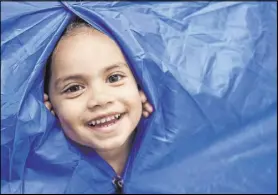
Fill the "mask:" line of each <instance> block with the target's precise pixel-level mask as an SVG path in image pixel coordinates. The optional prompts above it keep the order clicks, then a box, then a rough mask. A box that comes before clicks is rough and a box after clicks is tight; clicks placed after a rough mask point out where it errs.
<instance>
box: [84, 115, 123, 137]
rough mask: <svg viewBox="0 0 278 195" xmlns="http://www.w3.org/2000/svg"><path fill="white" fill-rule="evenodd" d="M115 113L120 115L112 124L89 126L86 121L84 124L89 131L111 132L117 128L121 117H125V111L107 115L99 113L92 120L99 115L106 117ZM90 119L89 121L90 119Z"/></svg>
mask: <svg viewBox="0 0 278 195" xmlns="http://www.w3.org/2000/svg"><path fill="white" fill-rule="evenodd" d="M116 114H120V115H121V117H120V118H119V119H117V120H116V121H115V122H113V123H112V124H109V125H108V126H89V125H88V123H87V124H86V126H87V127H88V128H89V129H90V130H91V131H95V132H100V133H111V132H113V131H115V130H116V129H117V127H118V126H119V124H120V123H121V121H122V119H123V118H124V117H125V114H126V113H113V114H109V115H101V116H98V117H97V118H95V119H92V120H98V119H100V118H101V117H108V116H114V115H116ZM92 120H91V121H92Z"/></svg>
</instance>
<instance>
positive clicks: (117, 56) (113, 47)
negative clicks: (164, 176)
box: [52, 28, 125, 74]
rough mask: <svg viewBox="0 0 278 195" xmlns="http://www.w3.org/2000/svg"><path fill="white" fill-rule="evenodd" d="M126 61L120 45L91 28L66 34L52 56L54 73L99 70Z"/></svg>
mask: <svg viewBox="0 0 278 195" xmlns="http://www.w3.org/2000/svg"><path fill="white" fill-rule="evenodd" d="M119 62H125V59H124V56H123V54H122V52H121V50H120V48H119V46H118V45H117V44H116V42H114V41H113V40H112V39H111V38H110V37H108V36H107V35H105V34H103V33H101V32H99V31H97V30H94V29H90V28H86V29H77V30H76V31H74V32H73V33H72V34H69V35H67V36H64V37H63V38H62V39H61V40H60V41H59V42H58V44H57V47H56V48H55V50H54V53H53V57H52V73H57V74H61V73H66V72H68V71H70V72H71V71H73V72H78V71H82V70H89V69H90V70H92V69H93V70H94V71H95V72H97V70H99V69H101V68H104V67H106V66H109V65H111V64H115V63H119Z"/></svg>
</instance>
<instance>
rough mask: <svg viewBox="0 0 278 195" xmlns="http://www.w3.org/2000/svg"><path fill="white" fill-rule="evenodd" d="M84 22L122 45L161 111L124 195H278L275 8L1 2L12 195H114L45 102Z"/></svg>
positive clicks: (4, 121)
mask: <svg viewBox="0 0 278 195" xmlns="http://www.w3.org/2000/svg"><path fill="white" fill-rule="evenodd" d="M75 16H78V17H80V18H82V19H84V20H85V21H87V22H88V23H90V24H91V25H92V26H94V27H95V28H97V29H99V30H100V31H102V32H104V33H106V34H107V35H109V36H110V37H111V38H113V39H114V40H116V41H117V43H118V44H119V45H120V47H121V49H122V50H123V52H124V54H125V56H126V58H127V60H128V62H129V64H130V66H131V69H132V71H133V73H134V75H135V77H136V79H137V81H138V82H139V83H140V85H141V86H142V88H143V90H144V91H145V92H146V94H147V96H148V99H149V100H150V102H151V104H152V105H153V106H154V108H155V112H154V113H153V114H152V115H151V117H149V118H147V119H141V121H140V123H139V126H138V134H137V136H136V138H135V143H134V147H133V149H132V152H131V154H130V157H129V160H128V162H127V165H126V170H125V172H124V174H123V179H124V188H123V190H124V192H125V193H276V192H277V184H276V183H277V160H276V158H277V138H276V137H277V119H276V117H277V95H276V94H277V84H276V81H277V3H276V2H175V3H173V2H152V3H151V2H125V1H124V2H105V1H104V2H83V1H80V2H29V3H28V2H1V111H2V112H1V192H2V193H13V194H14V193H38V194H39V193H114V192H115V187H114V185H113V183H112V179H113V178H114V176H115V173H114V171H113V170H112V169H111V167H110V166H108V164H107V163H106V162H104V161H103V160H102V159H101V158H100V157H99V156H98V155H96V153H95V152H94V151H90V150H88V149H86V148H80V147H78V146H76V145H75V144H74V143H72V142H71V141H70V140H68V139H67V138H66V137H65V136H64V134H63V132H62V129H61V127H60V125H59V122H58V120H57V119H56V118H55V117H54V116H53V115H51V113H50V112H49V111H48V110H47V109H46V107H45V106H44V104H43V84H44V81H43V74H44V67H45V63H46V60H47V59H48V57H49V55H50V54H51V52H52V51H53V49H54V47H55V45H56V43H57V41H58V40H59V38H60V36H61V34H62V32H63V31H64V29H65V28H66V26H67V25H68V24H69V22H70V21H71V20H72V19H73V18H74V17H75Z"/></svg>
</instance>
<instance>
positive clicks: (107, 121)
mask: <svg viewBox="0 0 278 195" xmlns="http://www.w3.org/2000/svg"><path fill="white" fill-rule="evenodd" d="M124 114H125V113H121V114H115V115H113V116H109V117H104V118H101V119H98V120H92V121H90V122H89V123H88V126H89V127H91V128H105V127H109V126H112V125H114V124H115V123H117V122H118V121H119V120H120V119H121V118H122V117H123V115H124Z"/></svg>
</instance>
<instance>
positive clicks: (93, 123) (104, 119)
mask: <svg viewBox="0 0 278 195" xmlns="http://www.w3.org/2000/svg"><path fill="white" fill-rule="evenodd" d="M120 116H121V114H116V115H114V116H108V117H105V118H101V119H98V120H92V121H91V122H89V125H96V124H102V123H105V122H108V121H111V120H114V119H119V118H120Z"/></svg>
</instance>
